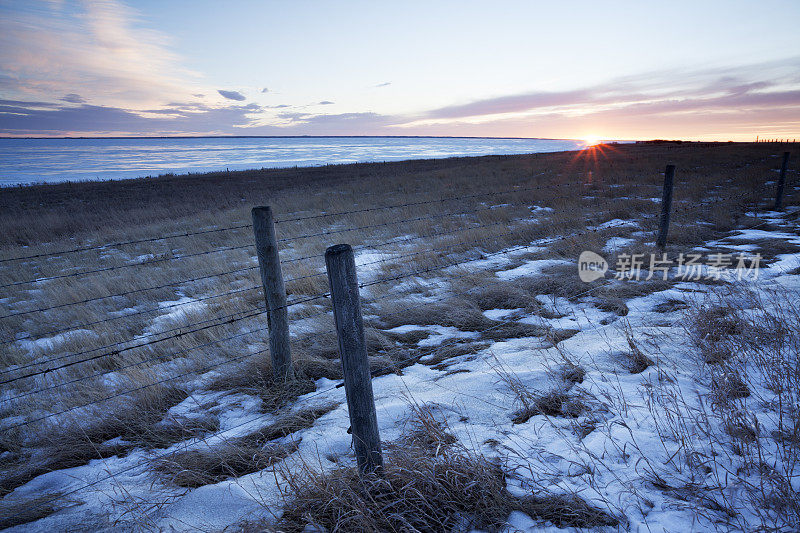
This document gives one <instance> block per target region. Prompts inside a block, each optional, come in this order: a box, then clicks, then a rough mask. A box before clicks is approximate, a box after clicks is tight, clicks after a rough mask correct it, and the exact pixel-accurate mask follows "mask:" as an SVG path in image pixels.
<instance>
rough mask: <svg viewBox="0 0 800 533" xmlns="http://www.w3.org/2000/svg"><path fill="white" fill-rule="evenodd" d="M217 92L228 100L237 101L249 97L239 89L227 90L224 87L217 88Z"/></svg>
mask: <svg viewBox="0 0 800 533" xmlns="http://www.w3.org/2000/svg"><path fill="white" fill-rule="evenodd" d="M217 92H218V93H219V94H221V95H222V96H223V97H224V98H227V99H228V100H236V101H237V102H243V101H244V100H247V97H246V96H245V95H243V94H242V93H240V92H239V91H225V90H222V89H217ZM262 92H263V91H262Z"/></svg>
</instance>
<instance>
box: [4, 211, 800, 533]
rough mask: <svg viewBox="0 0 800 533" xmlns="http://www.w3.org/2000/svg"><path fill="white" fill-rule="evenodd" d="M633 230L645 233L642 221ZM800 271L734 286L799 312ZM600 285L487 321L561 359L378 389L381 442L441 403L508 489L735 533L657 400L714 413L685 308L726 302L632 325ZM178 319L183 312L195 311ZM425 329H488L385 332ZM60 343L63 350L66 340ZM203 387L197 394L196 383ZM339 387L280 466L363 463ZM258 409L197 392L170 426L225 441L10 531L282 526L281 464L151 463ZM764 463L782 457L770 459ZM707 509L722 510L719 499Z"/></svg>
mask: <svg viewBox="0 0 800 533" xmlns="http://www.w3.org/2000/svg"><path fill="white" fill-rule="evenodd" d="M762 218H763V215H762ZM768 220H770V221H771V222H772V223H773V224H777V225H781V229H780V230H770V229H760V228H756V229H750V230H743V231H739V232H735V233H734V234H733V235H732V236H731V237H728V238H726V239H723V240H721V241H718V242H715V243H709V244H708V247H712V246H725V247H726V248H729V249H741V250H746V251H748V252H750V253H754V252H756V251H757V250H758V245H757V244H753V241H757V242H759V243H761V242H763V241H764V240H783V241H788V242H792V243H794V244H800V236H798V228H797V225H796V223H795V222H789V221H787V220H786V219H785V218H784V215H782V214H780V213H773V214H770V215H769V216H768ZM612 223H613V225H619V224H628V222H626V221H620V220H616V221H610V222H607V223H605V224H604V225H601V226H598V227H605V226H607V225H609V224H612ZM630 225H631V226H632V227H633V226H635V224H634V223H630ZM629 242H631V240H630V239H627V238H620V237H615V238H614V239H612V240H611V241H609V243H608V245H607V246H606V251H613V250H616V249H617V248H619V247H622V246H625V245H627V244H628V243H629ZM736 247H738V248H736ZM384 257H385V255H383V254H372V255H370V253H365V254H362V255H360V256H359V258H358V259H359V262H370V261H373V260H376V259H382V258H384ZM502 257H505V256H502ZM564 264H567V265H568V264H569V262H568V261H565V260H529V261H525V262H524V263H522V264H516V263H515V265H516V266H513V268H509V264H507V262H505V259H504V260H492V259H487V260H485V261H482V262H481V264H480V265H473V268H486V267H488V266H492V267H494V270H495V271H496V276H497V277H498V278H499V279H501V280H503V281H513V280H518V279H520V278H525V277H527V278H531V277H536V276H541V275H542V269H543V268H546V267H549V266H553V265H564ZM798 266H800V255H797V254H784V255H779V256H778V257H777V260H776V261H775V262H773V263H772V264H770V265H769V266H765V267H763V268H762V269H761V272H760V275H759V277H758V279H745V280H743V281H737V282H736V284H737V289H738V290H745V289H746V290H747V291H751V293H752V294H755V295H757V296H758V297H760V299H761V300H763V301H765V302H770V301H773V300H774V298H775V297H776V296H780V297H787V295H788V298H789V299H790V300H791V299H796V298H797V297H798V296H800V276H798V275H797V274H796V273H794V274H792V273H790V272H792V271H793V270H795V269H797V268H798ZM576 270H577V269H576ZM576 274H577V271H576ZM370 275H371V274H370V273H367V274H365V277H366V278H367V279H370ZM603 283H604V282H603V281H598V282H596V285H587V292H586V294H584V295H583V296H582V297H581V298H579V299H577V300H568V299H565V298H555V297H551V296H546V295H542V296H540V297H539V303H540V304H541V305H542V306H544V307H545V308H546V309H548V310H549V311H550V313H549V314H547V315H546V316H551V317H552V318H543V317H542V315H541V313H533V312H528V311H526V310H525V309H523V308H513V309H493V310H488V311H485V313H484V315H485V316H486V317H488V318H490V319H492V320H504V321H505V320H508V321H513V322H519V323H522V324H531V325H546V326H551V327H553V328H557V329H574V330H578V332H577V333H576V334H574V335H573V336H571V337H569V338H567V339H565V340H562V341H561V342H558V343H557V344H556V345H555V346H553V344H552V343H543V342H542V339H541V338H539V337H522V338H514V339H508V340H502V341H495V342H490V343H489V344H488V345H487V346H486V347H485V348H482V349H480V350H479V351H477V352H475V353H470V354H468V355H464V356H459V357H455V358H452V359H449V360H448V361H447V363H448V364H447V365H445V366H444V367H433V366H429V365H428V364H425V363H426V361H425V360H424V358H423V359H422V360H420V362H418V363H417V364H414V365H412V366H409V367H407V368H405V369H403V372H402V375H396V374H390V375H385V376H381V377H377V378H375V379H374V380H373V388H374V393H375V403H376V409H377V415H378V421H379V425H380V432H381V438H382V440H384V441H393V440H397V439H399V438H400V437H401V436H402V432H403V430H404V427H405V422H406V420H407V419H408V417H409V412H410V410H409V403H410V402H415V403H417V404H425V403H427V404H434V405H435V406H436V412H437V413H438V414H439V415H440V416H441V417H443V418H444V419H446V421H447V425H448V427H449V428H450V430H451V431H452V433H453V434H454V435H455V436H456V437H457V438H458V439H459V441H460V442H461V443H463V444H464V445H466V446H467V447H468V448H471V449H473V450H475V451H478V452H480V453H481V454H483V455H485V456H487V457H489V458H494V459H498V460H499V461H500V462H501V463H502V464H503V465H504V466H505V467H506V468H507V470H508V471H509V472H514V475H513V476H509V478H508V485H509V486H508V488H509V490H510V491H511V492H512V493H514V494H519V495H524V494H530V493H531V492H534V493H535V492H537V491H544V490H546V491H549V492H551V493H574V494H579V495H580V497H581V498H583V499H584V500H586V501H587V502H589V503H591V504H592V505H594V506H596V507H598V508H601V509H604V510H606V511H607V512H608V513H610V514H613V515H614V516H615V517H617V518H618V519H619V520H620V525H619V528H621V529H624V530H629V531H694V530H698V529H713V527H714V525H715V520H714V517H715V516H716V515H715V513H717V514H718V515H719V516H718V519H717V520H716V522H717V524H716V525H717V526H718V527H721V528H723V529H724V528H725V527H726V526H724V524H723V522H722V518H723V517H724V516H723V515H724V512H725V509H724V507H725V506H724V505H722V504H720V505H721V507H722V509H721V510H716V511H715V510H714V509H713V508H711V507H709V508H707V509H705V510H704V512H698V506H702V502H701V499H702V496H703V495H702V494H700V495H698V494H688V493H686V492H681V490H684V487H678V478H680V474H679V473H677V472H676V471H675V458H676V457H680V456H682V454H684V453H685V452H686V446H687V445H686V443H683V442H680V441H679V440H670V439H668V438H665V434H666V432H665V426H666V425H668V424H669V423H670V422H671V421H672V420H673V418H671V417H670V416H668V415H667V414H666V413H665V412H663V411H661V410H660V409H661V406H662V404H659V403H658V401H657V400H656V396H658V394H659V393H657V392H654V391H660V390H668V391H670V394H671V395H672V396H670V397H671V398H680V399H682V400H683V402H684V403H683V404H682V405H683V406H684V407H685V408H686V409H688V410H690V411H691V410H701V409H703V408H704V407H705V405H704V403H703V402H704V401H706V399H707V398H708V397H709V395H710V387H711V385H710V383H709V382H708V381H707V379H706V378H707V373H706V372H704V371H703V370H702V361H701V357H700V356H699V352H698V348H697V346H696V345H695V344H693V342H692V339H691V335H690V332H689V329H690V324H687V314H686V312H685V309H686V308H687V306H688V307H694V308H696V307H697V306H698V305H702V303H703V302H704V301H706V300H707V299H708V298H709V297H710V296H709V295H710V294H713V293H714V292H715V291H719V287H718V286H717V285H711V284H707V283H695V282H683V283H678V284H675V285H673V286H671V287H670V288H668V289H666V290H663V291H658V292H653V293H650V294H647V295H645V296H639V297H635V298H632V299H629V300H627V301H626V302H625V304H626V306H627V308H628V313H627V315H625V316H622V317H620V316H618V315H616V314H614V313H611V312H608V311H605V310H601V309H599V308H598V307H597V306H596V305H595V303H596V302H595V300H594V295H593V293H592V292H591V291H590V289H593V288H600V287H601V286H602V285H603ZM630 283H634V281H630ZM167 303H171V302H167ZM198 305H202V304H199V303H198ZM419 305H424V304H422V303H421V304H419ZM766 305H767V307H768V306H769V304H766ZM181 309H182V312H186V310H185V308H181ZM176 318H179V317H174V316H172V315H171V314H170V315H164V318H163V320H174V319H176ZM413 331H424V332H427V333H429V335H428V336H427V337H425V338H423V339H421V340H420V341H419V342H418V346H419V347H421V348H425V349H429V350H433V349H435V348H437V347H440V346H442V345H447V344H448V343H451V342H453V341H455V340H460V341H469V340H477V339H478V338H480V335H479V334H478V333H477V332H468V331H460V330H458V329H457V328H454V327H445V326H428V325H417V324H408V325H405V326H400V327H397V328H394V329H393V330H389V332H390V333H408V332H413ZM36 342H41V341H36ZM48 342H57V339H55V338H54V339H52V340H48ZM637 350H638V351H639V353H640V355H643V356H645V358H644V361H649V363H645V364H644V365H642V366H643V367H644V368H637V369H636V372H634V371H633V370H632V369H631V366H630V365H631V357H636V352H637ZM795 355H796V354H795ZM565 365H571V366H576V367H581V368H583V369H584V370H585V375H584V376H582V380H574V381H573V382H569V383H565V382H564V380H563V379H562V374H561V370H562V369H563V368H564V367H565ZM212 375H213V373H211V374H209V375H208V376H205V378H210V377H212ZM203 379H204V378H202V377H201V379H200V380H199V381H198V383H199V384H200V385H202V383H203ZM509 380H514V382H515V383H517V384H519V385H521V386H522V387H523V388H524V389H525V390H527V391H529V393H530V394H531V397H534V396H535V395H537V394H546V393H547V392H550V391H553V390H559V391H563V392H564V394H566V395H567V396H568V397H570V398H574V399H576V400H579V401H580V403H581V405H582V408H581V410H580V412H579V413H577V416H549V415H546V414H532V415H531V416H529V417H527V419H525V420H524V421H520V420H521V418H518V417H516V415H517V414H518V413H519V412H520V410H521V409H523V407H524V405H523V404H524V401H523V400H522V399H521V398H520V395H519V393H518V391H516V390H514V388H512V387H510V386H509ZM337 384H338V382H335V381H331V380H327V379H321V380H319V381H318V382H317V383H316V391H315V392H312V393H309V394H306V395H304V396H301V397H300V398H298V399H297V401H296V402H294V403H293V404H292V407H290V408H289V409H290V410H294V411H298V410H302V409H308V408H310V407H314V406H324V405H331V404H333V405H336V407H335V408H333V409H332V410H331V411H330V412H328V413H327V414H325V415H323V416H321V417H320V418H318V419H317V420H316V421H315V422H314V423H313V425H312V426H311V427H309V428H307V429H303V430H300V431H297V432H295V433H293V434H292V435H289V436H287V437H284V438H282V440H281V442H286V441H294V442H297V443H299V444H298V447H297V450H296V451H295V452H294V453H292V454H290V455H289V456H288V457H287V458H285V459H283V462H282V465H283V467H289V468H290V467H291V466H290V465H291V464H292V462H293V461H305V462H307V463H311V464H315V465H317V466H318V468H320V469H333V468H338V467H340V466H342V465H351V464H353V462H354V459H353V456H352V455H353V454H352V447H351V436H350V435H349V434H348V432H347V429H348V427H349V425H350V424H349V419H348V412H347V407H346V401H345V390H344V388H343V387H337ZM764 394H767V393H766V392H765V393H764ZM261 404H262V400H261V399H260V398H259V397H257V396H254V395H248V394H245V393H241V392H237V393H229V392H220V391H203V390H202V386H201V387H200V390H199V392H195V393H192V394H191V395H190V396H189V397H188V398H187V399H186V400H184V401H183V402H181V403H180V404H179V405H177V406H175V407H173V408H172V409H171V410H170V411H169V413H168V416H169V417H172V418H177V419H184V420H191V419H201V418H203V417H207V416H208V415H209V414H211V415H213V416H215V417H216V418H218V419H219V424H220V425H219V430H218V431H215V432H213V433H211V434H209V435H206V436H204V437H203V438H195V439H192V440H189V441H185V442H180V443H177V444H174V445H172V446H171V447H169V448H167V449H159V450H155V451H145V450H143V449H136V450H134V451H132V452H131V453H129V454H128V455H127V456H124V457H120V456H113V457H109V458H106V459H99V460H93V461H90V462H89V463H88V464H86V465H83V466H78V467H75V468H69V469H64V470H58V471H55V472H50V473H47V474H43V475H40V476H38V477H36V478H34V479H33V480H31V481H30V482H28V483H26V484H25V485H23V486H21V487H19V488H17V489H16V490H15V491H13V492H12V493H11V494H9V495H8V496H7V497H6V498H5V501H6V503H8V502H11V503H13V502H15V501H18V502H25V501H28V500H32V499H34V500H38V501H39V502H40V503H41V502H42V501H44V502H45V504H46V503H47V502H48V501H49V500H51V499H53V500H54V501H53V502H52V503H53V505H54V506H55V507H56V509H57V511H56V512H54V513H52V514H50V515H49V516H45V517H44V518H41V519H40V520H37V521H33V522H30V523H28V524H24V525H21V526H18V527H16V528H14V530H18V531H53V530H57V531H63V530H81V529H86V528H88V529H95V528H98V529H108V530H117V529H130V528H134V527H138V528H143V529H153V530H177V531H196V530H204V531H217V530H223V529H225V528H227V527H230V526H231V525H232V524H237V523H240V522H242V521H244V520H253V519H256V518H258V517H265V518H266V519H269V518H270V517H271V516H272V515H279V514H280V509H281V503H282V499H281V488H282V487H281V483H282V482H281V480H280V477H279V476H277V475H276V474H275V469H276V468H278V466H277V465H273V467H270V468H267V469H264V470H261V471H258V472H255V473H251V474H247V475H244V476H241V477H239V478H237V479H228V480H225V481H222V482H219V483H216V484H211V485H206V486H202V487H199V488H194V489H187V488H181V487H176V486H173V485H171V484H170V483H169V481H168V480H166V479H164V477H163V476H160V475H159V474H157V473H155V472H154V471H153V469H152V468H151V467H150V465H152V464H153V461H154V460H157V459H159V458H161V457H166V456H169V454H171V453H172V452H176V451H184V450H189V449H208V448H209V447H211V448H213V447H214V446H218V445H220V444H222V443H224V442H226V441H227V440H229V439H231V438H234V437H237V436H241V435H246V434H248V433H252V432H253V431H254V430H256V429H258V428H260V427H264V426H266V425H269V424H271V423H273V422H274V421H275V419H276V415H275V414H264V413H263V412H262V405H261ZM676 409H677V407H676ZM750 409H751V411H752V413H753V414H754V416H755V417H756V418H757V419H758V423H759V424H761V427H762V431H763V433H764V434H769V433H770V432H772V431H774V430H775V429H776V428H775V427H773V426H774V423H775V422H774V419H773V417H771V415H770V413H771V411H770V408H769V407H764V408H762V407H760V406H759V405H751V406H750ZM675 414H676V413H672V415H675ZM515 422H517V423H515ZM699 440H701V439H700V437H698V441H699ZM692 446H693V447H694V448H695V451H697V452H698V453H700V452H701V451H703V450H705V451H709V453H710V450H711V448H712V447H711V446H710V445H708V444H707V443H702V442H696V443H692ZM6 453H8V452H6ZM766 453H771V452H770V451H769V449H768V447H767V452H766ZM775 461H777V458H776V457H775V456H772V457H770V456H767V457H764V463H766V464H771V463H772V462H775ZM704 465H705V467H706V468H705V469H704V470H702V472H704V473H703V475H704V476H705V478H703V477H702V476H701V477H700V478H696V479H694V483H695V486H696V487H698V488H699V489H701V490H702V488H703V487H704V486H706V485H707V484H708V485H711V484H712V483H711V481H709V480H712V481H713V480H718V479H720V478H723V477H725V476H726V475H727V472H726V469H735V468H736V464H735V459H729V458H718V460H711V459H710V458H706V460H704ZM687 468H688V467H687ZM798 474H800V473H798ZM791 483H792V486H793V489H794V490H795V491H798V490H800V477H794V478H793V479H791ZM728 489H729V493H728V494H729V497H730V498H731V499H732V500H736V498H740V499H742V503H741V505H738V506H733V507H736V509H737V511H738V512H739V513H740V516H739V517H738V518H737V520H739V522H737V523H742V524H751V525H752V526H753V527H756V526H757V525H758V524H760V522H759V521H758V517H757V515H756V511H757V510H754V509H753V508H752V506H749V505H748V503H747V502H745V501H744V500H746V495H745V487H744V486H743V485H741V484H737V483H736V482H735V481H734V480H733V479H731V481H730V483H729V486H728ZM707 496H708V498H717V495H715V494H708V495H707ZM715 501H716V500H715ZM718 503H719V502H718ZM723 503H724V502H723ZM712 507H713V506H712ZM709 517H711V518H709ZM556 529H557V528H556V527H555V526H553V525H552V524H546V523H545V524H543V523H541V522H539V521H537V520H534V519H533V518H532V517H529V516H527V515H525V514H523V513H520V512H514V513H512V515H511V516H510V517H509V523H508V530H509V531H553V530H556ZM611 529H614V528H611Z"/></svg>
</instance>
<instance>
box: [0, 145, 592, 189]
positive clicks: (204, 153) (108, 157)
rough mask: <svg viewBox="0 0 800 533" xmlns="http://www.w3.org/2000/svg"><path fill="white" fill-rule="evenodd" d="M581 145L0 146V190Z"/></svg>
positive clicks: (515, 151)
mask: <svg viewBox="0 0 800 533" xmlns="http://www.w3.org/2000/svg"><path fill="white" fill-rule="evenodd" d="M584 145H585V143H584V142H583V141H575V140H553V139H498V138H475V137H468V138H467V137H245V138H234V137H198V138H149V139H135V138H127V139H2V138H0V185H17V184H30V183H54V182H59V181H68V180H73V181H74V180H102V179H120V178H138V177H144V176H157V175H159V174H167V173H175V174H184V173H187V172H207V171H213V170H225V169H226V168H227V169H230V170H242V169H251V168H262V167H263V168H276V167H293V166H302V167H305V166H316V165H325V164H331V163H359V162H368V161H372V162H374V161H401V160H404V159H429V158H442V157H455V156H478V155H490V154H525V153H538V152H558V151H563V150H575V149H578V148H582V147H584Z"/></svg>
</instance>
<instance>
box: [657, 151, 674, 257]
mask: <svg viewBox="0 0 800 533" xmlns="http://www.w3.org/2000/svg"><path fill="white" fill-rule="evenodd" d="M674 178H675V165H667V169H666V170H665V171H664V190H663V192H662V193H661V224H660V225H659V228H658V239H656V246H658V247H659V248H664V247H665V246H666V245H667V232H668V231H669V213H670V211H671V210H672V184H673V179H674Z"/></svg>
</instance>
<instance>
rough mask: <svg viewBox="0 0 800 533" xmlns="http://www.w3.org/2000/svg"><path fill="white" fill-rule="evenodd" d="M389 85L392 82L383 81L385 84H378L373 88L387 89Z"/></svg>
mask: <svg viewBox="0 0 800 533" xmlns="http://www.w3.org/2000/svg"><path fill="white" fill-rule="evenodd" d="M391 84H392V82H390V81H385V82H383V83H379V84H377V85H374V87H388V86H389V85H391Z"/></svg>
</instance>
